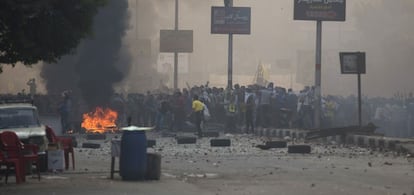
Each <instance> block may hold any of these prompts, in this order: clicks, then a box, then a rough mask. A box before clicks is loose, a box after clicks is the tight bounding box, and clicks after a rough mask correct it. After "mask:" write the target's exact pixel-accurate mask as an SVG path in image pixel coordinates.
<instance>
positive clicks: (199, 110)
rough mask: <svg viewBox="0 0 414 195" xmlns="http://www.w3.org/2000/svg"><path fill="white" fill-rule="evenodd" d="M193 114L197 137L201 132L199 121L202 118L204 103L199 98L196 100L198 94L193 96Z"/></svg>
mask: <svg viewBox="0 0 414 195" xmlns="http://www.w3.org/2000/svg"><path fill="white" fill-rule="evenodd" d="M192 108H193V114H194V119H195V125H196V128H197V133H198V137H199V138H201V136H202V132H201V121H202V120H203V110H204V104H203V102H201V101H200V100H198V95H194V96H193V103H192Z"/></svg>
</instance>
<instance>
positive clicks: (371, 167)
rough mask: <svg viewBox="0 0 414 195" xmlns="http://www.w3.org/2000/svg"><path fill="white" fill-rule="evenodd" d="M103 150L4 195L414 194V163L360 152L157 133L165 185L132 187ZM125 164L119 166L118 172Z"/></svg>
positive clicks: (83, 151) (105, 146) (106, 146)
mask: <svg viewBox="0 0 414 195" xmlns="http://www.w3.org/2000/svg"><path fill="white" fill-rule="evenodd" d="M114 136H118V137H119V136H120V135H115V134H111V135H108V136H107V139H106V140H105V141H104V140H86V139H85V137H84V135H78V142H79V143H78V144H79V146H81V145H82V143H84V142H93V143H100V144H101V148H99V149H87V148H77V149H76V151H75V156H76V157H75V158H76V169H75V170H68V171H64V172H63V173H44V174H42V179H41V181H38V180H37V179H34V178H31V177H30V176H28V177H27V178H28V179H27V182H26V183H24V184H21V185H16V184H14V177H11V178H10V183H9V184H7V185H6V184H4V183H3V182H2V183H1V184H0V189H1V190H0V194H28V193H30V194H39V195H40V194H42V195H45V194H375V195H377V194H407V195H411V194H413V192H414V186H413V183H414V158H412V157H410V156H406V155H398V154H396V153H394V152H376V151H371V150H369V149H364V148H358V147H354V146H347V147H344V146H339V145H319V144H316V143H312V152H311V154H289V153H287V149H286V148H282V149H270V150H261V149H259V148H257V147H255V146H256V145H257V144H262V143H263V141H264V140H265V139H267V138H260V137H255V136H250V135H232V134H226V135H224V134H222V135H221V137H222V138H229V139H231V141H232V146H231V147H211V146H210V142H209V140H210V139H211V138H202V139H201V140H197V143H196V144H177V143H176V140H175V139H174V138H172V137H161V136H160V134H158V133H154V132H150V133H148V134H147V137H148V139H156V141H157V145H156V146H155V147H154V148H149V149H148V151H151V152H157V153H160V154H161V155H162V176H161V180H159V181H145V182H138V181H137V182H130V181H129V182H125V181H122V179H121V177H120V176H119V175H118V174H115V179H114V180H111V179H109V175H110V141H109V140H110V139H111V138H112V137H114ZM118 166H119V164H118V161H116V168H118Z"/></svg>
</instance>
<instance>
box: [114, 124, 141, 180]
mask: <svg viewBox="0 0 414 195" xmlns="http://www.w3.org/2000/svg"><path fill="white" fill-rule="evenodd" d="M146 169H147V138H146V135H145V131H140V130H124V131H123V132H122V138H121V154H120V157H119V173H120V175H121V177H122V180H144V179H145V173H146Z"/></svg>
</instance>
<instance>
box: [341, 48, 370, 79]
mask: <svg viewBox="0 0 414 195" xmlns="http://www.w3.org/2000/svg"><path fill="white" fill-rule="evenodd" d="M339 60H340V62H341V73H342V74H365V69H366V68H365V52H340V53H339Z"/></svg>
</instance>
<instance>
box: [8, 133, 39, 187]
mask: <svg viewBox="0 0 414 195" xmlns="http://www.w3.org/2000/svg"><path fill="white" fill-rule="evenodd" d="M0 140H1V148H2V150H3V152H4V162H5V164H6V167H7V170H6V179H5V182H6V183H7V180H8V176H9V171H10V167H14V170H15V173H16V183H21V182H24V181H25V180H26V179H25V165H26V163H30V165H35V166H36V171H37V176H38V179H39V180H40V169H39V166H40V164H39V163H40V162H39V157H38V155H37V152H38V146H37V145H33V144H23V143H22V142H21V141H20V140H19V137H18V136H17V135H16V133H15V132H12V131H4V132H2V133H0Z"/></svg>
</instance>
